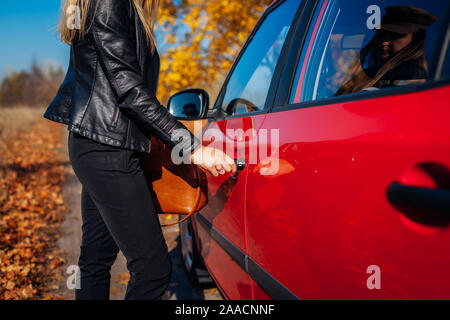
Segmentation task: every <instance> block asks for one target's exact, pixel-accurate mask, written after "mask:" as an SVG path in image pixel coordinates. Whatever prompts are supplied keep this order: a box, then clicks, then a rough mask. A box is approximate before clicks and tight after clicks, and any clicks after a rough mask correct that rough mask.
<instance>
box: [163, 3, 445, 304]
mask: <svg viewBox="0 0 450 320" xmlns="http://www.w3.org/2000/svg"><path fill="white" fill-rule="evenodd" d="M449 17H450V15H449V2H448V1H444V0H442V1H437V0H433V1H429V0H359V1H348V0H345V1H344V0H342V1H339V0H285V1H281V0H280V1H276V2H275V3H273V4H272V5H271V6H270V7H269V8H268V10H267V11H266V12H265V13H264V15H263V16H262V17H261V19H260V21H259V22H258V24H257V26H256V27H255V29H254V31H253V32H252V34H251V36H250V37H249V39H248V40H247V42H246V44H245V46H244V48H243V49H242V51H241V53H240V54H239V56H238V57H237V59H236V61H235V63H234V65H233V67H232V69H231V71H230V72H229V75H228V77H227V79H226V80H225V83H224V85H223V88H222V90H221V92H220V94H219V95H218V97H217V99H216V102H215V104H214V106H212V107H210V108H209V106H208V105H207V101H209V99H208V97H207V94H206V92H205V91H203V90H201V89H193V90H188V91H183V92H180V93H178V94H176V95H175V96H173V97H172V98H171V101H170V102H169V104H168V107H169V109H170V110H171V112H172V113H173V114H174V115H176V116H177V117H179V119H184V120H187V119H189V120H195V119H208V121H203V122H205V123H207V124H206V127H205V128H204V132H203V138H204V143H205V144H209V145H211V146H215V147H224V146H230V145H231V146H232V147H231V149H230V150H231V152H232V153H233V156H234V157H235V158H236V159H240V162H239V168H240V171H239V172H238V173H237V174H236V176H231V174H226V175H223V176H219V177H214V176H212V175H209V174H208V175H207V186H208V203H207V205H206V206H205V207H204V208H203V209H202V210H201V211H200V212H198V213H196V214H195V215H194V216H193V218H192V220H191V221H190V222H188V223H184V224H183V225H182V227H181V239H182V251H183V256H184V259H185V265H186V267H187V269H188V271H190V272H191V273H192V274H194V275H195V276H196V277H197V278H198V279H199V281H200V282H201V281H202V280H201V279H202V278H205V277H206V275H207V274H205V273H204V272H203V273H202V270H201V268H202V266H203V265H204V266H205V267H206V269H207V271H208V273H209V275H211V277H212V279H213V280H214V281H215V283H216V284H217V286H218V287H219V289H220V291H221V293H222V294H223V296H224V297H225V298H228V299H450V273H449V270H450V228H449V222H450V171H449V168H450V102H449V101H450V82H449V79H450V53H449V52H448V45H449V38H450V29H449V23H450V18H449ZM193 96H194V97H195V99H193ZM183 101H186V103H185V106H188V108H179V107H177V106H180V103H181V104H182V102H183ZM188 104H189V105H188ZM212 136H213V137H214V139H211V137H212ZM230 150H228V151H230ZM255 150H257V151H255Z"/></svg>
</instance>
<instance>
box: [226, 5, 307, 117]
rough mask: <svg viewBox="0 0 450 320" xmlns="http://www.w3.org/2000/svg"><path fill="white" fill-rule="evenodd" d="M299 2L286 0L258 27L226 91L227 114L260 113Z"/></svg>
mask: <svg viewBox="0 0 450 320" xmlns="http://www.w3.org/2000/svg"><path fill="white" fill-rule="evenodd" d="M300 2H301V0H286V1H284V2H283V3H282V4H281V5H280V6H278V7H277V8H276V9H275V10H274V11H272V12H271V13H270V14H269V15H268V16H267V17H266V18H265V20H264V22H263V23H262V24H261V26H260V28H259V29H258V31H257V32H256V34H255V35H254V37H253V39H252V40H251V42H250V43H249V45H248V46H247V48H246V49H245V52H244V53H243V54H242V56H241V58H240V60H239V62H238V64H237V66H236V68H235V69H234V71H233V74H232V75H231V77H230V80H229V82H228V83H227V85H226V88H225V90H226V91H225V96H224V100H223V103H222V109H223V110H224V112H225V113H226V114H228V115H234V114H240V113H246V112H252V111H258V110H262V109H263V108H264V104H265V102H266V99H267V94H268V91H269V87H270V83H271V81H272V76H273V73H274V71H275V67H276V65H277V62H278V58H279V57H280V53H281V49H282V48H283V44H284V41H285V39H286V35H287V33H288V31H289V27H290V25H291V22H292V20H293V18H294V15H295V13H296V11H297V8H298V6H299V4H300Z"/></svg>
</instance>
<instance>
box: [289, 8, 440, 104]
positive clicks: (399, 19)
mask: <svg viewBox="0 0 450 320" xmlns="http://www.w3.org/2000/svg"><path fill="white" fill-rule="evenodd" d="M447 6H448V1H446V0H436V1H429V0H395V1H394V0H375V1H374V0H359V1H346V0H323V1H321V2H320V4H319V6H318V9H317V12H316V17H315V19H314V21H313V23H312V25H311V27H310V31H309V34H308V39H307V41H306V45H305V47H304V48H303V51H302V57H301V59H300V64H299V66H298V67H297V72H296V76H295V83H294V84H293V87H292V91H291V97H290V102H291V103H297V102H301V101H311V100H318V99H326V98H330V97H335V96H341V95H347V94H352V93H357V92H364V91H377V90H382V89H385V88H389V87H394V86H403V85H408V84H414V83H421V82H425V81H427V80H428V78H429V74H428V68H429V66H430V65H431V63H430V58H431V57H433V54H432V53H433V50H434V48H435V45H436V41H437V40H438V35H439V30H440V27H441V24H442V22H443V20H444V16H445V8H446V7H447ZM305 61H307V63H306V64H305V63H304V62H305Z"/></svg>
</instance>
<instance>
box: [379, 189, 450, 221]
mask: <svg viewBox="0 0 450 320" xmlns="http://www.w3.org/2000/svg"><path fill="white" fill-rule="evenodd" d="M386 195H387V198H388V200H389V202H390V203H391V204H392V205H393V206H395V207H396V208H400V209H399V210H400V211H401V212H402V213H403V214H405V215H406V216H409V215H410V214H412V215H413V216H414V213H413V212H414V210H417V211H416V212H415V214H416V215H419V216H415V217H414V218H415V219H414V220H417V219H418V220H420V222H422V223H425V224H442V223H448V222H450V189H431V188H425V187H415V186H408V185H404V184H401V183H399V182H393V183H391V184H390V185H389V187H388V188H387V191H386ZM420 211H421V212H420ZM424 211H425V213H424ZM445 221H447V222H445Z"/></svg>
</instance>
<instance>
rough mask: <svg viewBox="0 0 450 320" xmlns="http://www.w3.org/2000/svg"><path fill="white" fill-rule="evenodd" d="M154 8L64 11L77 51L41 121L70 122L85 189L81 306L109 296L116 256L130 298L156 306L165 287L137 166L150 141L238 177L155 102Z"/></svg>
mask: <svg viewBox="0 0 450 320" xmlns="http://www.w3.org/2000/svg"><path fill="white" fill-rule="evenodd" d="M157 9H158V1H157V0H153V1H147V0H66V2H65V4H64V12H63V16H62V19H61V28H60V29H61V30H60V32H61V38H62V40H63V41H65V42H66V43H68V44H69V45H70V46H71V59H70V66H69V69H68V72H67V75H66V78H65V79H64V82H63V83H62V85H61V87H60V89H59V90H58V93H57V95H56V97H55V98H54V100H53V101H52V103H51V104H50V105H49V107H48V108H47V111H46V112H45V114H44V117H45V118H47V119H49V120H52V121H57V122H60V123H64V124H67V126H68V127H67V128H68V130H69V131H70V132H69V137H68V147H69V156H70V161H71V164H72V167H73V170H74V172H75V174H76V175H77V177H78V179H79V180H80V182H81V184H82V194H81V200H82V202H81V207H82V220H83V225H82V243H81V247H80V249H81V252H80V257H79V268H80V273H81V275H80V286H79V289H77V290H76V299H108V298H109V285H110V273H109V271H110V268H111V265H112V264H113V263H114V261H115V259H116V256H117V253H118V251H119V249H120V250H121V251H122V252H123V254H124V255H125V257H126V259H127V268H128V269H129V271H130V275H131V276H130V281H129V283H128V287H127V292H126V296H125V298H126V299H160V298H161V297H162V295H163V293H164V292H165V290H166V288H167V286H168V284H169V280H170V276H171V262H170V258H169V254H168V249H167V245H166V243H165V241H164V238H163V235H162V231H161V226H160V224H159V220H158V217H157V214H156V211H155V206H154V203H153V202H152V196H151V190H150V189H149V186H148V184H147V181H146V179H145V176H144V174H143V170H142V168H141V166H140V163H139V158H140V156H141V155H142V154H144V153H149V152H150V148H151V145H150V137H151V136H152V135H154V136H156V137H158V138H159V139H160V140H161V141H163V142H164V143H165V144H167V145H168V146H169V147H170V148H174V147H175V145H179V146H180V147H181V148H182V150H183V153H184V152H188V153H190V159H191V162H192V163H194V164H196V165H198V166H200V167H201V168H203V169H206V170H208V171H209V172H210V173H211V174H213V175H214V176H217V175H218V174H226V173H229V172H233V173H234V172H235V171H236V165H235V164H234V161H233V160H232V159H231V158H229V157H228V156H226V155H225V154H224V153H223V152H221V151H219V150H216V149H211V148H208V147H203V146H201V142H200V141H199V139H197V138H196V137H195V136H193V135H192V134H191V133H190V132H189V131H187V130H186V128H185V127H184V126H183V124H181V123H180V122H179V121H177V120H176V119H175V118H174V117H172V115H171V114H170V113H169V112H168V110H167V109H166V108H164V107H163V106H162V105H161V104H160V103H159V102H158V100H157V98H156V97H155V94H156V87H157V81H158V73H159V57H158V53H157V50H156V47H155V40H154V36H153V24H154V21H155V17H156V13H157ZM184 154H185V153H184ZM185 155H186V154H185Z"/></svg>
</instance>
